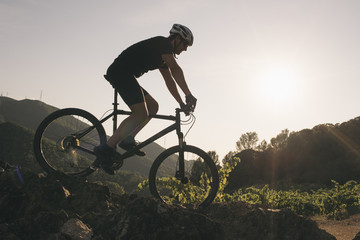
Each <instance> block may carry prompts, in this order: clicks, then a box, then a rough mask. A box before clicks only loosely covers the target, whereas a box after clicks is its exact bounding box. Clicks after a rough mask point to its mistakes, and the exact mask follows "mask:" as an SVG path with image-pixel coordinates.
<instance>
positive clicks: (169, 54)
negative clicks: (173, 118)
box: [94, 24, 197, 174]
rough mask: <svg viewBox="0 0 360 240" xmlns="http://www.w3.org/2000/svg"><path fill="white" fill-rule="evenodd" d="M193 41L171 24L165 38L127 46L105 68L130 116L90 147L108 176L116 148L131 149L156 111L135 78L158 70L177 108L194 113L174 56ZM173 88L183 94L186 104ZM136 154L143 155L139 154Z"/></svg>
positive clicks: (182, 28) (181, 28)
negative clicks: (95, 145)
mask: <svg viewBox="0 0 360 240" xmlns="http://www.w3.org/2000/svg"><path fill="white" fill-rule="evenodd" d="M193 42H194V37H193V34H192V32H191V31H190V29H189V28H187V27H186V26H184V25H181V24H174V25H173V27H172V28H171V30H170V35H169V36H168V37H162V36H158V37H153V38H150V39H147V40H144V41H141V42H138V43H136V44H134V45H132V46H130V47H129V48H127V49H125V50H124V51H123V52H122V53H121V54H120V55H119V56H118V57H117V58H116V59H115V60H114V62H113V63H112V64H111V65H110V67H109V68H108V69H107V72H106V75H105V78H106V79H107V80H108V81H109V82H110V84H111V85H112V86H113V87H114V88H115V89H116V91H117V92H118V93H119V94H120V96H121V97H122V99H123V100H124V102H125V103H126V104H127V105H128V106H129V108H130V110H131V115H130V116H129V117H128V118H126V119H125V120H124V121H123V122H122V123H121V124H120V126H119V127H118V128H117V130H116V131H115V133H114V134H113V135H112V136H111V137H110V138H109V139H108V141H107V143H106V144H104V145H100V146H97V147H95V148H94V152H95V154H96V156H97V158H99V159H100V160H101V167H102V168H103V169H104V171H105V172H107V173H108V174H114V170H113V168H112V165H113V160H112V158H113V156H114V155H115V154H116V151H115V149H116V145H117V144H118V145H119V147H121V148H123V149H125V150H127V151H128V150H131V149H132V148H134V147H135V146H136V142H135V136H136V134H137V133H138V132H139V131H140V130H141V129H142V128H143V127H144V126H145V125H146V124H147V123H148V122H149V121H150V117H149V115H150V114H156V113H157V111H158V108H159V107H158V103H157V102H156V100H155V99H154V98H153V97H152V96H151V95H150V94H149V93H148V92H147V91H146V90H145V89H144V88H142V87H141V86H140V85H139V83H138V81H137V78H138V77H140V76H142V75H143V74H144V73H146V72H148V71H150V70H155V69H159V71H160V73H161V75H162V77H163V78H164V80H165V84H166V86H167V88H168V90H169V91H170V93H171V95H172V96H173V97H174V98H175V100H176V101H177V102H178V103H179V105H180V107H181V108H187V109H188V110H190V111H194V109H195V106H196V101H197V100H196V98H195V97H194V96H193V95H192V94H191V92H190V90H189V88H188V85H187V83H186V81H185V77H184V73H183V71H182V69H181V68H180V66H179V65H178V64H177V62H176V55H179V54H180V53H182V52H183V51H186V50H187V48H188V46H192V44H193ZM176 85H178V86H179V87H180V89H181V90H182V91H183V93H184V94H185V99H186V100H185V102H186V104H185V103H184V102H183V100H182V98H181V96H180V94H179V92H178V90H177V86H176ZM136 154H137V155H140V156H144V155H145V153H144V152H142V151H138V152H137V153H136Z"/></svg>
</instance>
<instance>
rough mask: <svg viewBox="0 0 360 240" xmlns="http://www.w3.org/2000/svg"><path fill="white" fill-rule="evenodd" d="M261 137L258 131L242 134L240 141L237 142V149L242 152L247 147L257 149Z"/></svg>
mask: <svg viewBox="0 0 360 240" xmlns="http://www.w3.org/2000/svg"><path fill="white" fill-rule="evenodd" d="M258 140H259V138H258V135H257V133H256V132H247V133H245V134H242V135H241V137H240V139H239V141H237V142H236V149H237V150H238V151H239V152H241V151H242V150H246V149H253V150H254V149H255V148H256V143H257V142H258Z"/></svg>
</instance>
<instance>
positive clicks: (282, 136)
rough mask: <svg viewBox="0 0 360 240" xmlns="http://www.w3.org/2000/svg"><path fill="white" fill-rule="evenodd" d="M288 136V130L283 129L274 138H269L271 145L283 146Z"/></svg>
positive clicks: (277, 147)
mask: <svg viewBox="0 0 360 240" xmlns="http://www.w3.org/2000/svg"><path fill="white" fill-rule="evenodd" d="M288 138H289V130H288V129H284V130H282V131H281V133H279V134H278V135H277V136H276V137H275V138H272V139H271V140H270V142H271V146H272V147H273V148H275V149H280V148H283V147H284V146H285V145H286V142H287V140H288Z"/></svg>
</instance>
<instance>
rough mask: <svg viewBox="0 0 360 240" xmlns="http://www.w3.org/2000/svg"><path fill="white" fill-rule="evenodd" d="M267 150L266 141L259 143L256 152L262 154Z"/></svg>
mask: <svg viewBox="0 0 360 240" xmlns="http://www.w3.org/2000/svg"><path fill="white" fill-rule="evenodd" d="M267 148H268V144H267V142H266V140H262V141H261V143H260V144H259V145H258V146H257V147H256V150H258V151H260V152H264V151H265V150H266V149H267Z"/></svg>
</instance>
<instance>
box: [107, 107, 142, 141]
mask: <svg viewBox="0 0 360 240" xmlns="http://www.w3.org/2000/svg"><path fill="white" fill-rule="evenodd" d="M130 109H131V112H132V113H131V115H130V116H129V117H127V118H126V119H125V120H124V121H122V123H121V124H120V126H119V127H118V128H117V129H116V131H115V133H114V134H113V135H112V136H111V137H110V138H109V140H108V141H107V143H106V144H107V145H109V146H110V147H112V148H116V144H118V143H119V142H121V141H122V140H124V139H125V138H126V137H127V136H132V135H133V134H134V133H137V132H139V131H138V130H137V129H138V128H143V126H145V124H146V123H147V122H148V118H149V113H148V110H147V107H146V104H145V103H144V102H142V103H136V104H134V105H131V106H130Z"/></svg>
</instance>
